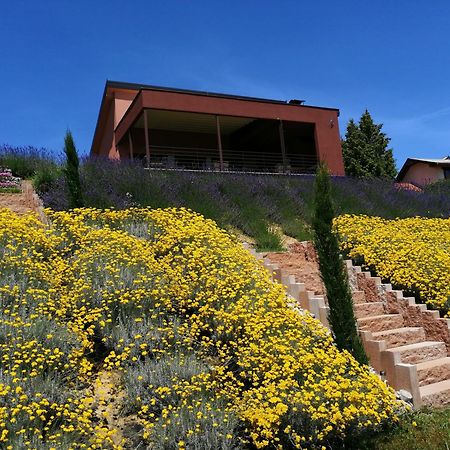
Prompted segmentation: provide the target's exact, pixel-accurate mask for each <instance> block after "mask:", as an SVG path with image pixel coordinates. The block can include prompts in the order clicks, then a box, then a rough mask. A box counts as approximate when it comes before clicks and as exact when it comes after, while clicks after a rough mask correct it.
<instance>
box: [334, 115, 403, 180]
mask: <svg viewBox="0 0 450 450" xmlns="http://www.w3.org/2000/svg"><path fill="white" fill-rule="evenodd" d="M382 127H383V124H376V123H374V121H373V119H372V116H371V115H370V113H369V111H367V109H366V111H365V112H364V113H363V115H362V116H361V118H360V120H359V123H358V124H356V123H355V121H354V120H353V119H351V120H350V121H349V123H348V125H347V131H346V133H345V139H344V140H343V141H342V154H343V157H344V165H345V173H346V174H347V175H350V176H356V177H388V178H394V177H395V176H396V175H397V169H396V168H395V160H394V157H393V153H392V149H391V148H388V145H389V142H390V138H389V137H387V135H386V133H383V132H382V131H381V129H382Z"/></svg>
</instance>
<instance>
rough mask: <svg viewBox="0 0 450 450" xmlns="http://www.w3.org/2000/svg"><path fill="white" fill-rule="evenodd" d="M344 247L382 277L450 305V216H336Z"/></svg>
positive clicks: (439, 305)
mask: <svg viewBox="0 0 450 450" xmlns="http://www.w3.org/2000/svg"><path fill="white" fill-rule="evenodd" d="M334 225H335V228H336V230H337V232H338V233H339V235H340V240H341V248H342V250H343V251H344V252H346V253H347V254H348V255H349V256H350V257H351V258H353V259H362V260H363V261H364V263H365V264H366V265H367V266H369V267H373V268H374V269H375V270H376V272H377V273H378V275H379V276H381V277H382V278H386V279H389V280H390V281H391V282H392V283H393V284H396V285H399V286H401V287H403V288H405V289H409V290H412V291H414V292H417V293H418V294H419V295H420V297H421V299H423V300H424V301H425V302H426V303H428V304H429V305H430V306H431V307H432V308H435V309H442V310H444V311H445V312H447V314H448V311H449V309H450V301H449V299H450V285H449V283H448V273H449V272H450V247H449V245H448V243H449V241H450V219H429V218H424V217H411V218H406V219H394V220H388V219H382V218H380V217H369V216H356V215H344V216H340V217H338V218H336V219H335V222H334Z"/></svg>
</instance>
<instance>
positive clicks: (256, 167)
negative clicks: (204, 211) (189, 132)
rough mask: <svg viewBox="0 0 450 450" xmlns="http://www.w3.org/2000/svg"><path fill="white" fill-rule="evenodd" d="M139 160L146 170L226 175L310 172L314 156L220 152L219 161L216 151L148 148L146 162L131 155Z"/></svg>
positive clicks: (256, 151)
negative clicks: (210, 172)
mask: <svg viewBox="0 0 450 450" xmlns="http://www.w3.org/2000/svg"><path fill="white" fill-rule="evenodd" d="M135 158H142V159H143V163H144V165H146V166H147V167H149V168H150V169H162V170H201V171H224V172H226V171H229V172H263V173H305V174H307V173H314V172H315V170H316V168H317V157H316V156H315V155H302V154H300V153H291V152H289V151H288V152H287V154H286V156H285V158H284V159H283V155H282V153H281V151H276V152H267V151H260V150H255V149H245V150H237V149H229V148H224V149H223V150H222V160H221V158H220V153H219V150H218V149H217V148H196V147H174V146H151V147H150V163H149V164H147V161H146V156H145V154H143V153H139V154H137V155H135Z"/></svg>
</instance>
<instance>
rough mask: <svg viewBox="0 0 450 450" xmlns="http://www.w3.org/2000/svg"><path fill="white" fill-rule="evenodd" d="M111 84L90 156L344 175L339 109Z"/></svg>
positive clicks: (159, 165) (154, 165)
mask: <svg viewBox="0 0 450 450" xmlns="http://www.w3.org/2000/svg"><path fill="white" fill-rule="evenodd" d="M303 103H304V102H303V101H301V100H291V101H288V102H286V101H280V100H270V99H264V98H253V97H243V96H238V95H226V94H217V93H211V92H201V91H191V90H184V89H173V88H166V87H159V86H148V85H141V84H132V83H123V82H117V81H107V82H106V86H105V89H104V93H103V98H102V102H101V106H100V112H99V115H98V120H97V126H96V128H95V133H94V138H93V142H92V148H91V155H93V156H104V157H109V158H111V159H118V160H122V159H128V158H129V159H131V160H136V159H139V160H142V162H143V164H144V165H145V166H146V167H148V168H149V169H180V170H211V171H249V172H266V173H267V172H270V173H313V172H314V171H315V169H316V167H317V164H318V162H319V161H324V162H325V163H326V164H327V165H328V167H329V169H330V172H331V173H332V174H333V175H344V164H343V158H342V150H341V143H340V136H339V125H338V116H339V110H338V109H335V108H324V107H318V106H309V105H304V104H303Z"/></svg>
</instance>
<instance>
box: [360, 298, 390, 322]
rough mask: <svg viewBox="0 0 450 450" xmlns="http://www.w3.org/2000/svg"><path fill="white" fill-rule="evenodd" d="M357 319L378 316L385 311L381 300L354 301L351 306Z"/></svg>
mask: <svg viewBox="0 0 450 450" xmlns="http://www.w3.org/2000/svg"><path fill="white" fill-rule="evenodd" d="M353 309H354V311H355V316H356V318H357V319H361V318H363V317H370V316H380V315H383V314H384V313H385V311H384V306H383V303H382V302H371V303H356V304H355V305H354V306H353Z"/></svg>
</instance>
